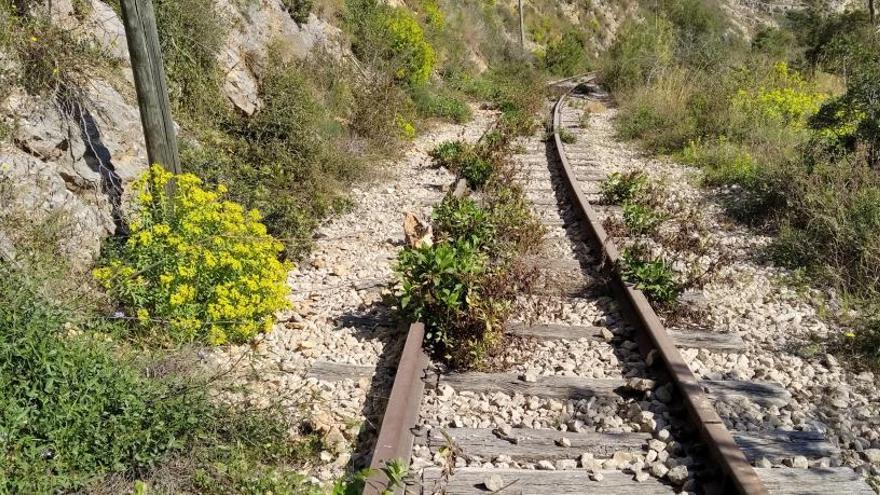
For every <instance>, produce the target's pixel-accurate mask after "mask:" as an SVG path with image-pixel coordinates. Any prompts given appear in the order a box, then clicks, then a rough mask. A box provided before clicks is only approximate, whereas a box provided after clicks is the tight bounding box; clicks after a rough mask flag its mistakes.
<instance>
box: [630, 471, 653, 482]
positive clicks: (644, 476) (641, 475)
mask: <svg viewBox="0 0 880 495" xmlns="http://www.w3.org/2000/svg"><path fill="white" fill-rule="evenodd" d="M650 477H651V476H649V475H648V473H647V471H636V475H635V477H634V478H633V479H634V480H636V481H638V482H639V483H643V482H645V481H648V479H649V478H650Z"/></svg>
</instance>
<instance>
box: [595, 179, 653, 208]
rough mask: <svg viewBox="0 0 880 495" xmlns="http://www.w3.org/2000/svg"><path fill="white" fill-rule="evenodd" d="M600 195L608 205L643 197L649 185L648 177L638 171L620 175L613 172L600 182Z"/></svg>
mask: <svg viewBox="0 0 880 495" xmlns="http://www.w3.org/2000/svg"><path fill="white" fill-rule="evenodd" d="M599 187H600V194H601V195H602V200H603V201H604V202H605V203H608V204H623V203H626V202H630V201H634V200H636V199H638V198H639V197H641V196H642V195H644V194H645V193H646V192H647V191H648V189H649V187H650V185H649V181H648V176H647V175H645V174H644V173H642V172H639V171H633V172H628V173H625V174H622V173H620V172H614V173H613V174H611V175H609V176H608V177H607V178H606V179H605V180H603V181H602V184H601V185H600V186H599Z"/></svg>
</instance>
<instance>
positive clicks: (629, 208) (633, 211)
mask: <svg viewBox="0 0 880 495" xmlns="http://www.w3.org/2000/svg"><path fill="white" fill-rule="evenodd" d="M664 219H665V216H664V215H662V214H661V213H659V212H658V211H657V210H655V209H654V208H652V207H650V206H647V205H642V204H638V203H624V204H623V222H624V224H625V225H626V228H627V230H628V231H629V232H630V233H631V234H634V235H650V234H653V233H655V232H656V231H657V228H658V227H660V224H662V223H663V220H664Z"/></svg>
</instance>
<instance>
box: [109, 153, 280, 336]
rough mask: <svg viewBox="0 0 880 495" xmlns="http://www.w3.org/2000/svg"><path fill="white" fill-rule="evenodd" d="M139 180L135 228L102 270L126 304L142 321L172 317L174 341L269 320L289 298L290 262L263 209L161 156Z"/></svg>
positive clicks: (265, 324)
mask: <svg viewBox="0 0 880 495" xmlns="http://www.w3.org/2000/svg"><path fill="white" fill-rule="evenodd" d="M172 181H173V183H174V190H173V193H171V194H169V193H168V192H167V190H166V188H167V187H169V185H170V183H171V182H172ZM132 190H133V191H134V192H135V194H136V196H135V201H134V205H133V207H132V211H131V213H130V215H129V217H128V221H129V227H130V230H131V232H130V234H129V236H128V238H127V239H126V240H124V242H121V243H120V244H118V245H113V244H111V245H109V246H108V247H107V250H106V253H105V259H104V261H103V262H102V264H101V266H100V267H99V268H97V269H95V271H94V275H95V278H96V279H97V280H98V281H99V282H100V283H101V284H102V285H103V286H104V287H105V288H106V289H108V290H109V291H110V293H111V294H112V295H113V296H115V297H116V298H117V299H118V300H119V302H120V303H121V305H122V307H123V308H124V310H125V311H126V313H127V314H128V315H131V316H132V317H133V318H134V321H135V322H136V323H137V324H138V325H139V326H141V327H142V328H144V329H150V328H152V327H154V326H155V324H156V323H160V324H162V325H167V330H168V334H167V335H166V336H165V337H167V338H169V339H171V340H173V341H175V342H189V341H194V340H198V341H206V342H209V343H211V344H222V343H225V342H227V341H233V342H243V341H246V340H248V339H249V338H251V337H253V336H254V335H256V334H257V333H258V332H261V331H268V330H270V329H271V328H272V324H273V323H274V313H275V312H276V311H278V310H280V309H282V308H285V307H287V306H288V303H287V300H286V295H287V291H288V289H287V283H286V279H287V271H288V268H289V266H288V265H287V264H284V263H282V262H280V261H278V256H279V255H280V254H281V252H282V250H283V246H282V245H281V244H280V243H279V242H278V241H276V240H275V239H274V238H272V237H271V236H270V235H268V234H267V233H266V227H265V226H264V225H263V224H262V223H261V217H260V214H259V212H257V211H256V210H251V211H249V212H247V211H245V210H244V208H242V207H241V205H239V204H237V203H233V202H231V201H225V200H224V199H223V198H224V196H225V194H226V189H225V188H224V187H223V186H219V187H217V188H216V189H214V190H210V189H204V188H203V187H202V182H201V181H200V180H199V179H198V178H197V177H195V176H194V175H190V174H183V175H178V176H176V177H175V176H173V174H171V173H169V172H166V171H164V170H163V169H162V168H161V167H159V166H153V167H152V168H151V169H150V170H149V171H148V172H146V173H145V174H144V175H143V176H142V177H141V178H140V179H139V180H137V181H136V182H135V183H134V184H133V186H132Z"/></svg>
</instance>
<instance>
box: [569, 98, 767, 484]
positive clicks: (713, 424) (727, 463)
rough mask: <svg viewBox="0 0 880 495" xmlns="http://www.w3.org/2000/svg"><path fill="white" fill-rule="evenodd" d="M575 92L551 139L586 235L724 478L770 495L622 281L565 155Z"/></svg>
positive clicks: (647, 307)
mask: <svg viewBox="0 0 880 495" xmlns="http://www.w3.org/2000/svg"><path fill="white" fill-rule="evenodd" d="M573 90H574V88H572V89H571V90H569V91H566V92H565V94H563V95H562V96H560V97H559V100H558V101H557V102H556V105H555V106H554V108H553V137H554V141H555V145H556V152H557V155H558V159H559V162H560V163H561V167H562V176H563V177H564V179H565V183H566V187H567V188H568V190H569V195H570V198H571V201H572V203H573V204H574V206H575V208H576V209H577V210H578V211H579V212H580V213H581V215H582V217H583V218H584V219H585V220H586V223H587V230H588V233H589V234H590V236H591V237H592V239H593V241H594V243H595V244H596V245H597V246H601V249H602V253H603V257H604V259H605V260H606V261H607V262H608V263H607V265H608V267H609V268H610V270H611V271H613V272H614V273H613V275H614V276H612V277H611V279H612V284H613V286H614V287H613V288H614V291H615V292H616V293H617V295H618V296H619V298H620V299H621V300H622V301H624V302H625V303H627V307H628V310H629V311H627V313H628V314H627V316H628V317H629V319H630V320H631V323H632V324H634V325H636V327H637V328H639V329H641V330H642V332H641V337H642V338H643V339H645V338H647V339H649V341H648V342H644V341H643V342H640V344H641V347H642V350H643V351H644V350H647V349H651V348H653V349H656V350H657V352H658V353H659V355H660V357H661V358H662V359H663V363H664V364H665V365H666V369H667V371H668V372H669V374H670V377H671V378H672V381H673V382H674V383H675V385H676V387H677V388H678V389H679V392H680V393H681V395H682V397H684V400H685V403H686V405H687V408H688V411H689V412H690V414H691V417H692V418H693V420H694V421H695V422H696V424H697V425H698V427H699V430H700V434H701V436H702V438H703V441H704V442H705V443H706V444H707V446H708V447H709V449H710V451H711V452H712V454H713V456H714V458H715V460H716V462H717V463H718V464H719V466H720V467H721V468H722V470H723V471H724V473H725V475H726V479H725V482H726V483H725V485H726V486H728V487H730V488H732V489H734V490H735V491H736V492H737V493H740V494H743V495H766V494H767V493H768V492H767V489H766V488H765V487H764V484H763V483H762V482H761V480H760V478H758V475H757V473H756V472H755V470H754V468H753V467H752V466H751V464H749V461H748V459H746V456H745V454H744V453H743V451H742V450H741V449H740V448H739V447H738V446H737V444H736V442H735V441H734V439H733V436H732V435H731V434H730V431H728V430H727V427H725V426H724V423H723V422H722V420H721V417H720V416H718V413H717V412H716V411H715V408H714V407H713V406H712V404H711V402H710V401H709V398H708V397H707V396H706V393H705V392H704V391H703V388H702V387H701V386H700V384H699V381H698V380H697V377H696V376H695V375H694V373H693V372H692V371H691V369H690V367H688V365H687V363H686V362H685V360H684V358H683V357H682V355H681V353H680V352H679V351H678V348H677V347H676V346H675V344H674V343H673V342H672V339H671V338H670V337H669V334H668V333H667V332H666V328H665V327H664V326H663V323H662V322H661V321H660V318H659V317H658V316H657V313H656V312H655V311H654V308H653V307H651V304H650V303H649V302H648V298H647V297H645V294H644V293H643V292H642V291H641V290H638V289H636V288H634V287H632V286H631V285H628V284H626V283H624V281H623V279H622V277H621V276H620V274H619V272H618V271H617V269H616V266H617V261H618V259H619V251H618V249H617V246H616V245H615V244H614V242H613V241H612V240H611V238H610V237H609V236H608V234H607V233H606V232H605V229H604V228H603V227H602V222H601V221H600V220H599V217H598V215H597V214H596V212H595V210H593V208H592V207H591V206H590V203H589V201H588V200H587V198H586V196H585V195H584V193H583V192H582V191H581V190H580V188H579V187H578V185H577V179H576V177H575V174H574V169H573V168H572V166H571V164H570V163H569V161H568V157H567V156H566V154H565V148H564V146H563V142H562V138H561V136H560V130H561V124H562V113H561V110H562V107H563V105H564V104H565V99H566V98H568V96H569V95H570V94H571V92H572V91H573Z"/></svg>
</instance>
